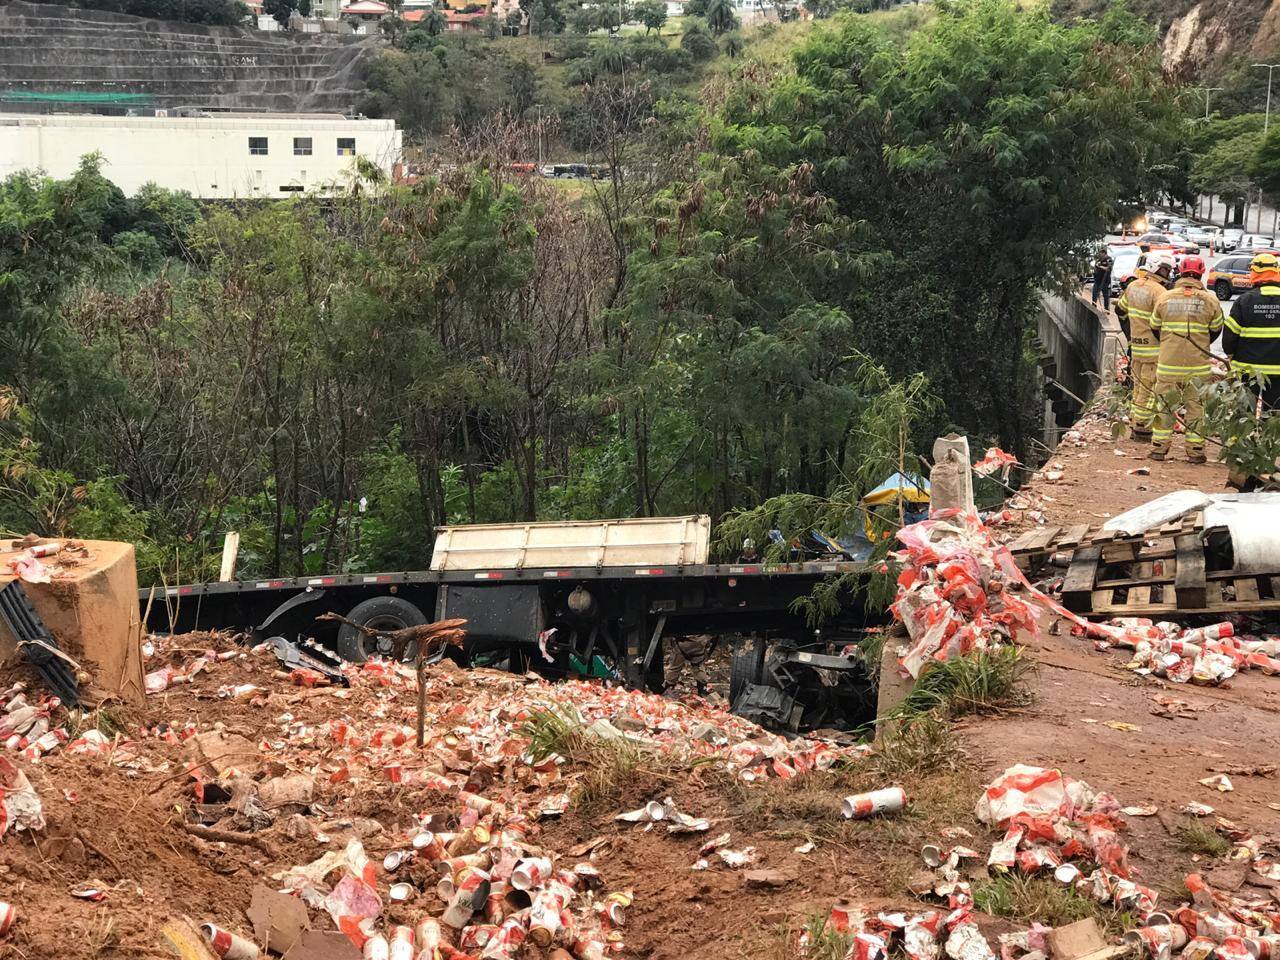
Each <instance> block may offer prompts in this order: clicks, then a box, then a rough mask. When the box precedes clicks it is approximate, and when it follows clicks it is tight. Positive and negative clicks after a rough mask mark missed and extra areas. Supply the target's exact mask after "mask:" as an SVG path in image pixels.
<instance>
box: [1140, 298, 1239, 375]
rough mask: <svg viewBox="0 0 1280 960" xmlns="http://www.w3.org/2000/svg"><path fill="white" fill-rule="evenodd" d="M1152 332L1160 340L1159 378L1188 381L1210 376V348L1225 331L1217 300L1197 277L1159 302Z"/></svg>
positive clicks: (1152, 324)
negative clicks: (1215, 337) (1214, 339)
mask: <svg viewBox="0 0 1280 960" xmlns="http://www.w3.org/2000/svg"><path fill="white" fill-rule="evenodd" d="M1151 329H1153V330H1155V331H1156V333H1157V334H1158V335H1159V337H1160V354H1159V356H1160V359H1159V360H1158V361H1157V362H1156V377H1157V378H1162V379H1166V380H1169V379H1172V380H1189V379H1191V378H1193V377H1207V376H1208V375H1209V360H1210V357H1211V354H1210V353H1209V344H1211V343H1212V342H1213V338H1214V335H1215V334H1217V332H1218V331H1219V330H1221V329H1222V306H1221V305H1220V304H1219V303H1218V298H1217V297H1215V296H1214V295H1213V294H1212V293H1210V292H1209V291H1208V290H1206V289H1205V288H1204V284H1203V283H1201V282H1200V281H1199V280H1197V279H1196V278H1194V277H1187V278H1185V279H1183V280H1179V281H1178V282H1177V283H1175V284H1174V285H1173V289H1171V290H1166V291H1165V292H1164V295H1163V296H1162V297H1161V298H1160V299H1159V300H1158V301H1157V302H1156V308H1155V310H1154V311H1153V312H1152V316H1151Z"/></svg>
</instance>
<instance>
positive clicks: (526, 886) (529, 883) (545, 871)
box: [511, 857, 551, 890]
mask: <svg viewBox="0 0 1280 960" xmlns="http://www.w3.org/2000/svg"><path fill="white" fill-rule="evenodd" d="M550 876H551V861H550V860H548V859H547V858H546V857H527V858H525V859H524V860H521V861H520V862H519V863H517V864H516V867H515V869H514V870H512V871H511V886H513V887H515V888H516V889H517V890H530V889H532V888H533V887H538V886H541V885H542V884H543V883H544V882H546V880H547V878H548V877H550Z"/></svg>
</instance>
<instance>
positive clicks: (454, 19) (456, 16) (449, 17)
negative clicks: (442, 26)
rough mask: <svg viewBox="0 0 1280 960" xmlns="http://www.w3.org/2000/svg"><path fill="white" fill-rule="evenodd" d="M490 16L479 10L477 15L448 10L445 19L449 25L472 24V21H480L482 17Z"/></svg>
mask: <svg viewBox="0 0 1280 960" xmlns="http://www.w3.org/2000/svg"><path fill="white" fill-rule="evenodd" d="M484 16H488V13H487V11H484V10H479V11H477V12H475V13H458V12H456V11H454V10H446V11H445V13H444V18H445V20H446V22H448V23H470V22H471V21H472V20H479V19H480V18H481V17H484Z"/></svg>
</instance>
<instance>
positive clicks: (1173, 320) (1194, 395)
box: [1151, 257, 1222, 463]
mask: <svg viewBox="0 0 1280 960" xmlns="http://www.w3.org/2000/svg"><path fill="white" fill-rule="evenodd" d="M1205 269H1206V268H1205V265H1204V261H1203V260H1201V259H1200V258H1199V257H1187V258H1186V259H1185V260H1183V261H1182V270H1181V276H1179V278H1178V281H1177V283H1175V284H1174V285H1173V288H1172V289H1170V290H1168V291H1166V292H1165V294H1164V296H1162V297H1161V298H1160V299H1159V300H1158V301H1157V302H1156V307H1155V310H1154V311H1153V312H1152V316H1151V329H1152V330H1154V331H1155V333H1156V335H1157V336H1158V337H1159V338H1160V357H1159V360H1158V362H1157V363H1156V389H1155V404H1156V417H1155V431H1154V434H1153V436H1152V441H1151V459H1152V460H1163V459H1165V457H1167V456H1168V455H1169V447H1170V445H1171V444H1172V443H1173V423H1174V419H1175V417H1176V415H1177V412H1178V410H1179V409H1184V410H1185V411H1186V417H1185V419H1184V420H1183V424H1184V429H1185V437H1186V444H1187V460H1188V461H1190V462H1191V463H1204V460H1205V456H1204V437H1203V436H1202V435H1201V434H1200V422H1201V420H1203V419H1204V405H1203V403H1201V400H1200V394H1199V387H1200V386H1201V385H1202V384H1204V383H1206V382H1207V381H1208V379H1209V360H1210V357H1211V356H1212V355H1211V354H1210V352H1209V344H1211V343H1212V342H1213V338H1214V336H1215V335H1216V334H1217V332H1218V331H1219V330H1221V329H1222V306H1221V305H1220V304H1219V303H1218V298H1217V297H1215V296H1214V295H1213V294H1212V293H1210V292H1209V291H1208V290H1206V289H1205V288H1204V283H1203V282H1202V280H1201V277H1203V276H1204V273H1205Z"/></svg>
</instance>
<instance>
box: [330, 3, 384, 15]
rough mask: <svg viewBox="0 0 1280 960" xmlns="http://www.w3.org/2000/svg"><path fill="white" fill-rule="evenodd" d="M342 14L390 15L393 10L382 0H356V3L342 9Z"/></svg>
mask: <svg viewBox="0 0 1280 960" xmlns="http://www.w3.org/2000/svg"><path fill="white" fill-rule="evenodd" d="M342 12H343V13H346V14H361V13H364V14H375V13H377V14H383V13H390V12H391V8H390V7H389V6H387V5H386V4H385V3H382V2H381V0H355V2H354V3H348V4H347V5H346V6H345V7H343V8H342Z"/></svg>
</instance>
